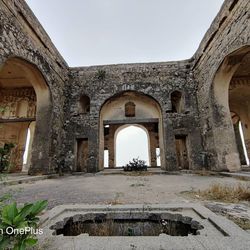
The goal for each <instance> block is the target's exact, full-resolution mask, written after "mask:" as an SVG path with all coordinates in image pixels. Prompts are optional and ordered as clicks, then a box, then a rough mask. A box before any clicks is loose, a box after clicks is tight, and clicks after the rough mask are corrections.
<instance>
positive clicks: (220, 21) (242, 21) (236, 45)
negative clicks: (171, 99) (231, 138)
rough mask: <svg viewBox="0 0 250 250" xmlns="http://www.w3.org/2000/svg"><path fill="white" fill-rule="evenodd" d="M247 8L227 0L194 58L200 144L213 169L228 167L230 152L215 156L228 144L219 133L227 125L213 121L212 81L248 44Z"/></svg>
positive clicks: (242, 2)
mask: <svg viewBox="0 0 250 250" xmlns="http://www.w3.org/2000/svg"><path fill="white" fill-rule="evenodd" d="M249 9H250V2H249V1H248V0H226V1H225V2H224V4H223V6H222V8H221V10H220V12H219V13H218V15H217V17H216V18H215V20H214V22H213V23H212V25H211V27H210V29H209V30H208V32H207V33H206V35H205V37H204V39H203V40H202V42H201V45H200V47H199V49H198V50H197V52H196V54H195V55H194V57H193V60H194V61H193V71H194V77H195V79H196V80H197V82H198V86H197V87H198V88H197V99H198V108H199V113H200V122H201V128H202V137H203V146H204V149H205V151H206V152H207V155H208V158H209V165H210V168H211V169H213V170H222V169H225V170H227V166H226V161H225V157H226V155H227V154H228V153H229V152H228V150H226V149H225V150H224V152H223V155H222V156H221V157H220V158H222V162H221V161H220V160H219V159H218V150H219V149H218V148H219V147H220V148H226V147H227V146H228V144H229V143H228V142H227V139H228V138H227V136H223V134H222V132H223V130H225V129H226V128H225V127H224V128H223V125H222V124H223V121H222V120H221V117H220V118H219V124H218V123H217V124H216V115H215V113H216V112H217V111H216V110H217V108H216V107H215V100H214V97H213V81H214V78H215V75H216V73H217V71H218V69H219V67H220V65H221V64H222V62H223V60H224V59H225V58H226V57H227V56H228V55H230V54H231V53H232V52H234V51H237V50H238V49H240V48H243V47H245V46H247V45H250V28H249V27H250V21H249V20H250V18H249V15H250V13H249ZM221 125H222V126H221ZM217 127H219V128H220V131H221V132H220V134H221V136H219V137H220V138H218V136H217V135H216V134H215V131H216V129H217ZM218 140H220V144H219V143H218ZM230 144H231V143H230ZM236 157H237V156H236ZM223 162H224V163H223Z"/></svg>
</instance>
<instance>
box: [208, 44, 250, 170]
mask: <svg viewBox="0 0 250 250" xmlns="http://www.w3.org/2000/svg"><path fill="white" fill-rule="evenodd" d="M249 67H250V46H244V47H242V48H241V49H238V50H236V51H234V52H233V53H231V54H229V55H227V56H226V57H225V58H224V60H223V62H222V63H221V65H220V67H219V68H218V70H217V72H216V74H215V76H214V79H213V84H212V86H211V101H212V103H211V107H212V123H213V138H214V146H215V148H216V153H217V164H218V166H217V170H229V171H237V170H239V169H240V166H241V164H240V160H239V153H238V149H237V145H236V141H235V134H234V129H233V123H232V120H231V114H230V110H234V111H235V112H237V113H240V112H242V110H243V109H244V117H245V119H244V120H245V123H244V124H246V128H245V131H244V132H245V134H246V140H247V141H246V144H247V145H249V142H250V131H249V129H248V124H249V121H250V118H249V115H248V114H249V110H250V109H249V108H250V103H249V102H248V101H247V100H249V99H250V88H249V87H250V82H249V80H250V70H249ZM243 71H244V72H245V73H244V72H243ZM243 73H244V74H243ZM240 82H241V83H242V84H243V85H244V86H245V87H243V88H242V86H241V87H240V85H241V83H240ZM243 89H245V91H243ZM246 89H247V90H246ZM239 93H242V94H243V95H244V96H245V97H244V99H243V102H244V103H245V108H243V106H244V105H243V106H242V102H241V101H240V98H239V96H240V95H239ZM239 111H240V112H239ZM240 117H243V116H242V115H241V114H240ZM249 125H250V124H249ZM248 152H249V147H248Z"/></svg>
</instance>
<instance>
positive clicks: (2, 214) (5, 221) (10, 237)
mask: <svg viewBox="0 0 250 250" xmlns="http://www.w3.org/2000/svg"><path fill="white" fill-rule="evenodd" d="M46 207H47V201H37V202H35V203H30V204H25V205H24V206H23V207H21V208H18V207H17V204H16V203H15V202H14V203H12V204H8V205H5V206H3V207H2V209H1V211H0V249H14V250H25V249H27V247H31V246H34V245H35V244H36V243H37V238H36V234H38V233H39V232H40V231H39V230H38V222H39V218H38V217H37V215H38V214H39V213H40V212H41V211H43V210H44V209H45V208H46Z"/></svg>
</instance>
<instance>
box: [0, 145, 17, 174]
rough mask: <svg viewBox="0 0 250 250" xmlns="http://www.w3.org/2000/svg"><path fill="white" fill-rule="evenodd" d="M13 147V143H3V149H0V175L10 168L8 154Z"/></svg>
mask: <svg viewBox="0 0 250 250" xmlns="http://www.w3.org/2000/svg"><path fill="white" fill-rule="evenodd" d="M14 147H15V145H14V144H13V143H5V144H4V146H3V147H0V173H2V172H4V171H6V170H8V168H9V166H10V161H9V158H10V154H11V150H12V149H13V148H14Z"/></svg>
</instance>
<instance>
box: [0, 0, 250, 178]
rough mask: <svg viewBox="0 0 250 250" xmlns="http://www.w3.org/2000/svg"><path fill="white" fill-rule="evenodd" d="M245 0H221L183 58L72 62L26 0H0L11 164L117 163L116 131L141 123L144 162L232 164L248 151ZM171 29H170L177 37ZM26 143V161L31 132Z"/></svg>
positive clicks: (1, 101) (2, 106)
mask: <svg viewBox="0 0 250 250" xmlns="http://www.w3.org/2000/svg"><path fill="white" fill-rule="evenodd" d="M249 9H250V1H249V0H226V1H225V2H224V4H223V6H222V8H221V10H220V11H219V13H218V15H217V16H216V18H215V20H214V21H213V23H212V24H211V26H210V28H209V30H208V31H207V33H206V34H205V36H204V38H203V40H202V42H201V44H200V46H199V48H198V49H197V51H196V53H195V55H194V56H193V57H192V58H191V59H189V60H183V61H176V62H163V63H140V64H122V65H105V66H92V67H77V68H72V67H69V66H68V65H67V63H66V62H65V61H64V59H63V58H62V56H61V55H60V53H59V52H58V51H57V49H56V48H55V46H54V45H53V44H52V42H51V40H50V38H49V36H48V35H47V34H46V32H45V30H44V29H43V27H42V26H41V25H40V23H39V21H38V20H37V18H36V17H35V16H34V14H33V13H32V11H31V10H30V8H29V7H28V6H27V4H26V3H25V1H24V0H0V122H1V124H0V144H1V145H4V144H5V143H9V142H13V143H14V144H15V148H14V149H13V151H12V155H11V164H12V166H13V168H12V171H16V172H18V171H22V170H28V172H29V173H30V174H46V173H53V172H55V171H56V170H57V169H58V168H63V169H64V170H65V171H69V170H70V171H83V172H97V171H100V170H103V168H104V160H103V159H104V156H103V155H104V150H108V154H109V167H110V168H113V167H115V166H116V150H115V148H116V136H117V133H118V132H119V131H120V130H121V129H123V128H125V127H126V126H129V125H131V124H134V125H135V126H138V127H141V128H142V129H143V130H145V131H146V133H147V136H148V141H149V151H150V166H152V167H156V166H157V164H156V149H158V150H159V152H160V163H161V164H160V165H161V166H160V167H161V168H162V169H163V170H169V171H170V170H178V169H191V170H195V169H207V170H214V171H222V170H228V171H236V170H240V168H241V166H242V165H246V157H245V154H244V148H243V147H244V143H243V141H242V138H241V135H240V132H239V126H241V127H242V130H243V134H244V140H245V147H246V150H245V151H247V153H248V156H250V21H249V20H250V12H249ZM173 39H174V38H173ZM28 131H29V133H30V143H29V150H28V156H27V162H26V163H25V164H24V162H23V154H24V151H25V142H26V138H27V133H28Z"/></svg>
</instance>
